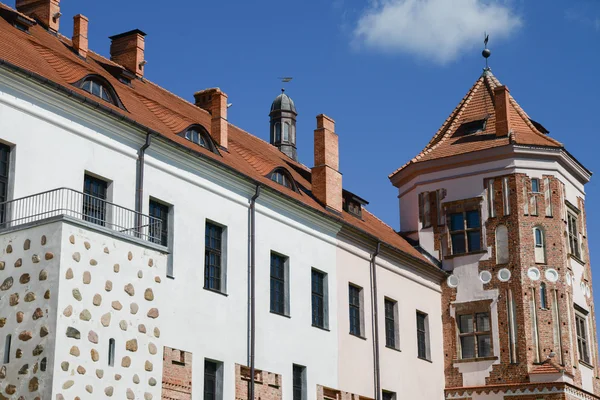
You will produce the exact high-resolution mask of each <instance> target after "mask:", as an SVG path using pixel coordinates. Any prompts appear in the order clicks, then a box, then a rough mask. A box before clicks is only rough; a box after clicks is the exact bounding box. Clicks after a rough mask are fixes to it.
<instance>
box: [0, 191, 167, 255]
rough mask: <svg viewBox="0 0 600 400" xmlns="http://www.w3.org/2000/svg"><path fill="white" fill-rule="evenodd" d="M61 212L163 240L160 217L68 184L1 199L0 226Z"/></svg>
mask: <svg viewBox="0 0 600 400" xmlns="http://www.w3.org/2000/svg"><path fill="white" fill-rule="evenodd" d="M61 215H64V216H68V217H71V218H75V219H79V220H82V221H87V222H88V223H92V224H95V225H99V226H102V227H104V228H108V229H111V230H113V231H115V232H119V233H121V234H125V235H129V236H133V237H136V238H140V239H143V240H148V241H150V242H152V243H156V244H163V243H162V228H163V227H162V221H161V220H160V219H158V218H154V217H151V216H149V215H145V214H142V213H139V212H137V211H134V210H130V209H128V208H125V207H121V206H118V205H116V204H113V203H111V202H108V201H106V200H103V199H100V198H98V197H94V196H91V195H89V194H85V193H82V192H78V191H76V190H73V189H68V188H59V189H53V190H49V191H47V192H42V193H37V194H33V195H31V196H27V197H21V198H20V199H15V200H10V201H6V202H4V203H0V230H4V229H8V228H13V227H16V226H19V225H24V224H29V223H32V222H36V221H41V220H43V219H46V218H50V217H55V216H61Z"/></svg>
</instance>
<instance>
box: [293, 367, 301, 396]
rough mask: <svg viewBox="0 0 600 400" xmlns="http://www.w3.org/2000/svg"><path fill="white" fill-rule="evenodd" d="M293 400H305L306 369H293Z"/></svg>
mask: <svg viewBox="0 0 600 400" xmlns="http://www.w3.org/2000/svg"><path fill="white" fill-rule="evenodd" d="M292 380H293V382H292V383H293V389H294V390H293V400H303V398H304V396H303V394H304V367H301V366H299V365H294V367H293V378H292Z"/></svg>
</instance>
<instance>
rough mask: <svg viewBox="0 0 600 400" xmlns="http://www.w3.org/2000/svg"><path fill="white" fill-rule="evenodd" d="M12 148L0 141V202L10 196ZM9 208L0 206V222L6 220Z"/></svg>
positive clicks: (2, 222)
mask: <svg viewBox="0 0 600 400" xmlns="http://www.w3.org/2000/svg"><path fill="white" fill-rule="evenodd" d="M12 150H13V148H12V147H11V146H9V145H8V144H6V143H1V142H0V203H5V202H7V201H8V200H9V198H10V192H11V190H10V189H11V184H12V181H11V175H12V171H11V167H12V165H13V163H12V155H13V151H12ZM8 211H9V210H7V209H6V204H4V205H3V206H2V207H0V224H4V223H5V222H6V214H7V212H8Z"/></svg>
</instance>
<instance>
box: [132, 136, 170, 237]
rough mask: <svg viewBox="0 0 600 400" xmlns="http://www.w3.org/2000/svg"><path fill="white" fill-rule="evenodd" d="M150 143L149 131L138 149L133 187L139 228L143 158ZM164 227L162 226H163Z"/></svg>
mask: <svg viewBox="0 0 600 400" xmlns="http://www.w3.org/2000/svg"><path fill="white" fill-rule="evenodd" d="M151 143H152V134H151V133H150V132H148V133H146V142H145V143H144V145H143V146H142V147H140V149H139V150H138V160H137V171H136V172H137V174H136V175H137V182H136V185H135V186H136V188H135V195H136V196H135V211H136V212H137V214H136V216H135V218H136V226H137V227H138V229H139V228H141V227H142V210H143V209H144V206H143V205H144V165H145V162H144V159H145V155H146V149H147V148H148V147H150V144H151ZM163 229H164V228H163Z"/></svg>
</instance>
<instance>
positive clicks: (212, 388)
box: [204, 359, 220, 400]
mask: <svg viewBox="0 0 600 400" xmlns="http://www.w3.org/2000/svg"><path fill="white" fill-rule="evenodd" d="M218 369H219V365H218V364H217V363H216V362H214V361H209V360H206V359H205V360H204V400H219V399H220V397H218V395H217V393H218V392H217V389H218V388H217V383H218V373H217V372H218Z"/></svg>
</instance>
